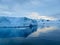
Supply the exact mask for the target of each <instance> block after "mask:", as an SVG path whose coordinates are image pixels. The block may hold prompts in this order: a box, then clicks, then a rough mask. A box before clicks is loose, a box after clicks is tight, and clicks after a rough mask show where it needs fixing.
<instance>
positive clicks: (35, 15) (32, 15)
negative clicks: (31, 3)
mask: <svg viewBox="0 0 60 45" xmlns="http://www.w3.org/2000/svg"><path fill="white" fill-rule="evenodd" d="M26 17H28V18H32V19H46V20H47V19H48V20H55V19H56V18H54V17H49V16H42V15H40V14H39V13H37V12H32V13H30V14H28V15H27V16H26Z"/></svg>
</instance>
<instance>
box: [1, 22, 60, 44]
mask: <svg viewBox="0 0 60 45" xmlns="http://www.w3.org/2000/svg"><path fill="white" fill-rule="evenodd" d="M0 45H60V24H59V23H57V24H40V25H38V27H37V26H34V27H32V28H30V27H26V28H20V29H19V28H0Z"/></svg>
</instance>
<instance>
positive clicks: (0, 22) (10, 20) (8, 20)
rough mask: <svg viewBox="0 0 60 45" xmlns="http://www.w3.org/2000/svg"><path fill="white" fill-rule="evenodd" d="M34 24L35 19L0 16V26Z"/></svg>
mask: <svg viewBox="0 0 60 45" xmlns="http://www.w3.org/2000/svg"><path fill="white" fill-rule="evenodd" d="M30 24H32V25H36V24H37V22H36V20H32V19H29V18H26V17H0V26H29V25H30Z"/></svg>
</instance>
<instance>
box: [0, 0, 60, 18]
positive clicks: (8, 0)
mask: <svg viewBox="0 0 60 45" xmlns="http://www.w3.org/2000/svg"><path fill="white" fill-rule="evenodd" d="M0 16H16V17H23V16H26V17H30V18H34V19H35V18H36V19H37V18H38V19H39V18H44V19H55V18H57V19H60V0H0Z"/></svg>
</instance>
